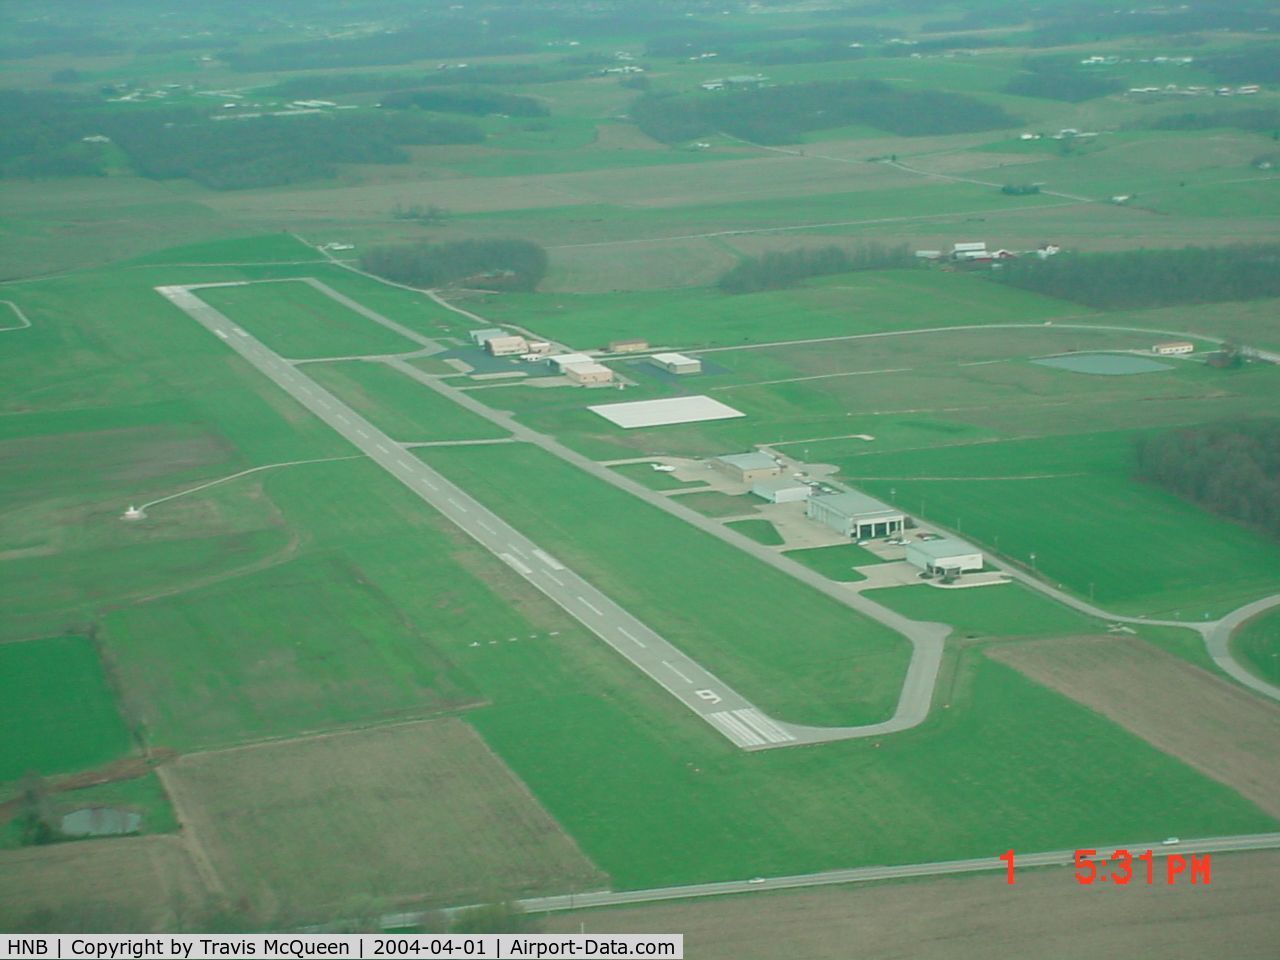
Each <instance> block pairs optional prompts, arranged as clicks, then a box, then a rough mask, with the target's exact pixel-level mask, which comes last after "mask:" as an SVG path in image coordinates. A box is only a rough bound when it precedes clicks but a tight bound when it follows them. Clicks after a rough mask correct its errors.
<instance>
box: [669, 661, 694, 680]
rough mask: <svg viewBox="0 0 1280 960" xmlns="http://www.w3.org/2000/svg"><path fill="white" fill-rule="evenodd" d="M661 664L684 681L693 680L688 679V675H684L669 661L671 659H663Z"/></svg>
mask: <svg viewBox="0 0 1280 960" xmlns="http://www.w3.org/2000/svg"><path fill="white" fill-rule="evenodd" d="M662 665H663V666H664V667H666V668H667V669H668V670H670V671H671V672H672V673H674V674H675V675H676V676H677V677H679V678H680V679H681V680H683V681H684V682H685V683H693V681H692V680H690V679H689V678H688V677H686V676H685V675H684V674H683V673H681V672H680V669H679V668H678V667H677V666H675V665H674V664H673V663H671V661H669V660H663V661H662Z"/></svg>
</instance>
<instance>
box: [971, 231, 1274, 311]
mask: <svg viewBox="0 0 1280 960" xmlns="http://www.w3.org/2000/svg"><path fill="white" fill-rule="evenodd" d="M990 276H991V278H992V279H994V280H996V281H997V282H1001V283H1007V284H1009V285H1010V286H1014V287H1020V288H1022V289H1024V290H1034V291H1035V292H1036V293H1042V294H1045V295H1046V296H1050V297H1058V298H1060V299H1063V300H1073V301H1075V302H1076V303H1083V304H1087V305H1089V306H1091V307H1097V308H1098V309H1101V310H1127V309H1133V308H1137V307H1166V306H1175V305H1177V304H1184V303H1217V302H1220V301H1224V300H1255V299H1259V298H1262V297H1277V296H1280V243H1242V244H1233V245H1231V246H1222V247H1183V248H1181V249H1176V250H1132V251H1128V252H1125V253H1090V254H1070V253H1064V254H1059V255H1058V256H1056V257H1049V258H1048V259H1046V260H1039V259H1035V258H1032V257H1023V258H1021V259H1018V260H1010V261H1008V262H1007V263H1005V264H1004V265H1003V267H1002V268H1001V269H1000V270H999V271H998V272H994V273H992V274H990Z"/></svg>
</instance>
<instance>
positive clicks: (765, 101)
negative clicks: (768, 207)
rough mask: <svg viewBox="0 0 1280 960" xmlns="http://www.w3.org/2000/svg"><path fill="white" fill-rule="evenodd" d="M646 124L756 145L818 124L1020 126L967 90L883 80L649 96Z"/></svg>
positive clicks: (643, 113) (957, 129)
mask: <svg viewBox="0 0 1280 960" xmlns="http://www.w3.org/2000/svg"><path fill="white" fill-rule="evenodd" d="M631 117H632V119H634V120H635V121H636V123H637V124H639V126H640V129H641V130H643V131H644V132H645V133H647V134H648V135H649V136H651V137H653V138H654V139H655V140H661V141H662V142H663V143H680V142H683V141H686V140H692V139H694V138H696V137H704V136H708V135H709V134H712V133H717V132H724V133H727V134H730V135H731V136H735V137H741V138H742V139H744V140H750V141H753V142H755V143H770V144H772V143H793V142H795V141H796V140H798V139H799V138H800V136H801V135H802V134H804V133H806V132H808V131H810V130H825V129H830V128H832V127H841V126H846V125H848V124H851V123H865V124H867V125H869V126H872V127H876V128H878V129H880V130H886V131H889V132H890V133H897V134H900V135H902V136H920V135H927V134H946V133H969V132H972V131H976V130H993V129H998V128H1002V127H1010V126H1014V125H1015V124H1016V123H1017V120H1016V119H1015V118H1014V117H1012V116H1010V115H1009V114H1007V113H1005V112H1004V111H1003V110H1001V109H1000V108H999V107H995V106H991V105H990V104H987V103H983V102H982V101H981V100H977V99H975V98H973V97H969V96H965V95H963V94H959V93H944V92H942V91H939V90H900V89H898V88H896V87H892V86H890V85H889V84H887V83H883V82H882V81H880V80H865V79H864V80H837V81H830V82H825V81H824V82H819V83H796V84H788V85H786V86H779V87H761V88H759V89H754V90H730V91H721V92H717V93H715V94H713V95H707V94H706V93H701V94H698V95H691V96H675V95H671V94H645V95H644V96H642V97H640V98H639V99H638V100H636V102H635V103H633V104H632V105H631Z"/></svg>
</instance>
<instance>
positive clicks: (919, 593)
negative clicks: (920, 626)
mask: <svg viewBox="0 0 1280 960" xmlns="http://www.w3.org/2000/svg"><path fill="white" fill-rule="evenodd" d="M864 596H866V597H867V598H868V599H869V600H874V601H875V602H876V603H880V604H883V605H884V606H886V607H888V608H889V609H890V610H896V611H897V612H898V613H901V614H903V615H904V616H908V617H911V618H912V619H913V620H931V621H935V622H938V623H949V624H951V625H952V626H953V627H955V629H956V633H958V634H961V635H963V636H966V637H983V636H989V637H1022V636H1026V637H1034V636H1056V635H1063V634H1071V633H1090V632H1096V631H1099V630H1102V629H1103V625H1102V624H1100V623H1099V622H1098V621H1096V620H1093V619H1092V618H1090V617H1086V616H1085V615H1084V614H1082V613H1077V612H1076V611H1075V610H1072V609H1071V608H1070V607H1066V606H1063V605H1062V604H1060V603H1056V602H1055V601H1053V600H1050V599H1049V598H1048V597H1046V596H1044V595H1043V594H1040V593H1036V592H1035V591H1034V590H1032V589H1031V588H1030V587H1024V586H1023V585H1022V584H1020V583H1007V584H1000V585H997V586H989V587H969V588H964V589H958V590H956V589H951V590H948V589H943V588H940V587H931V586H929V585H927V584H919V585H915V586H910V587H890V588H886V589H882V590H868V591H867V592H866V593H865V594H864Z"/></svg>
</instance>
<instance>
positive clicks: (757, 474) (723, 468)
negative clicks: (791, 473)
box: [711, 450, 782, 483]
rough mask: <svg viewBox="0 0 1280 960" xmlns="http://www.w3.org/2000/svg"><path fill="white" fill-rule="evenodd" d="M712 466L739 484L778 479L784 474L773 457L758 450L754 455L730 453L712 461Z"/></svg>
mask: <svg viewBox="0 0 1280 960" xmlns="http://www.w3.org/2000/svg"><path fill="white" fill-rule="evenodd" d="M711 466H712V468H713V469H715V470H718V471H720V472H721V473H723V474H724V475H725V476H727V477H729V478H730V479H731V480H737V481H738V482H739V483H753V482H754V481H756V480H763V479H764V478H765V477H776V476H777V475H778V474H780V473H781V472H782V467H780V466H779V465H778V462H777V461H776V460H774V459H773V457H771V456H769V455H768V454H767V453H761V452H760V451H758V450H756V451H754V452H752V453H729V454H726V455H725V456H723V457H716V458H715V459H714V460H712V461H711Z"/></svg>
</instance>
